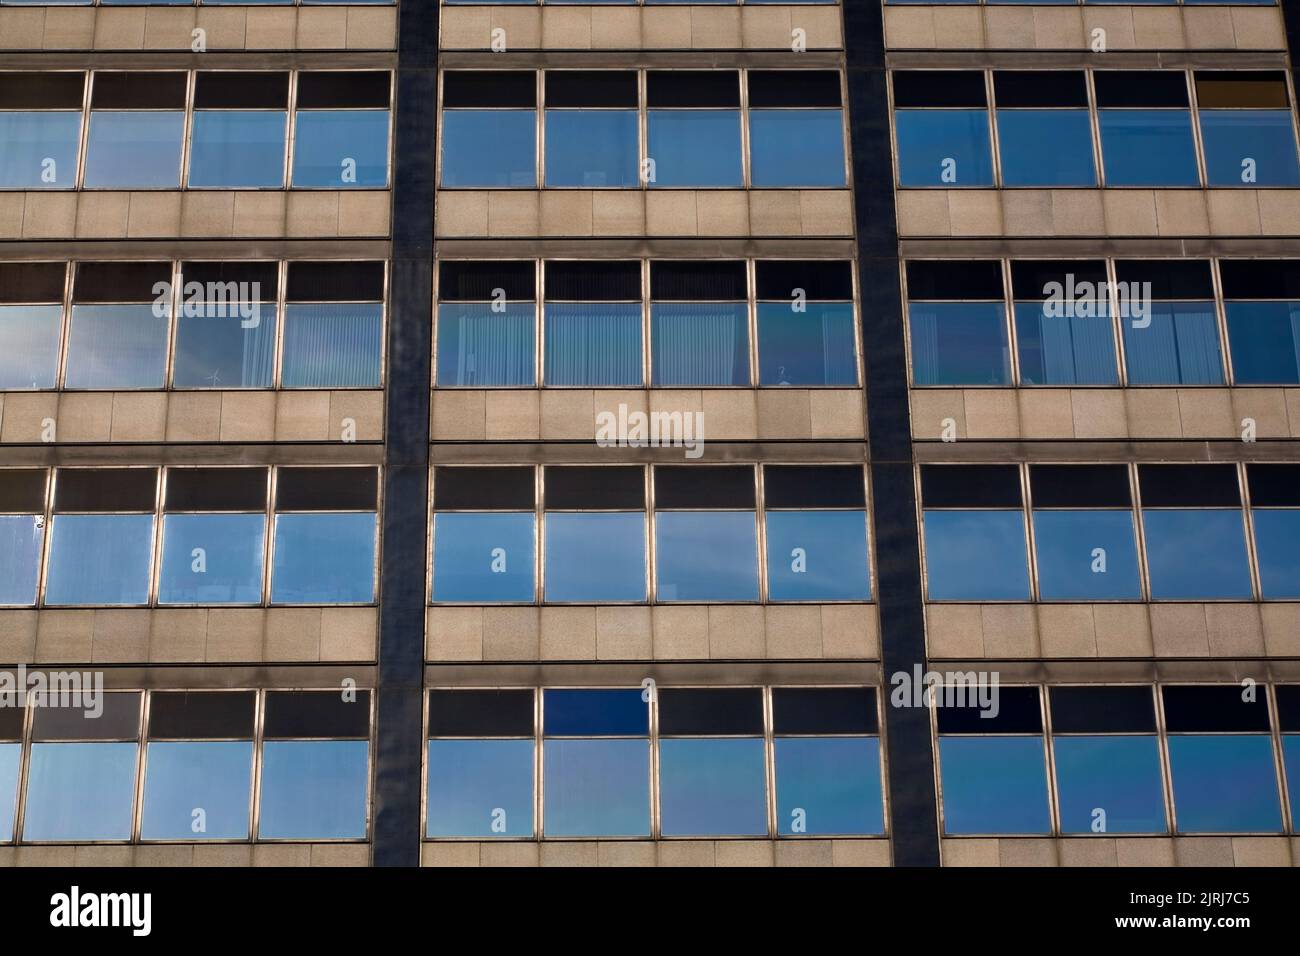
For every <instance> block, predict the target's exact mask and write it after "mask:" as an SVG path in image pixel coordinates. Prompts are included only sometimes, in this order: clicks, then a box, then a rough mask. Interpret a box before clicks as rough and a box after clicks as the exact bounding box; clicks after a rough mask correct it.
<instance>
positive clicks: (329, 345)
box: [280, 302, 384, 388]
mask: <svg viewBox="0 0 1300 956" xmlns="http://www.w3.org/2000/svg"><path fill="white" fill-rule="evenodd" d="M383 347H384V307H383V305H382V304H380V303H378V302H362V303H343V302H324V303H320V304H312V305H293V304H291V305H288V306H285V313H284V358H283V368H282V370H281V373H280V380H281V383H282V384H283V385H284V386H285V387H286V388H377V387H379V367H380V356H381V355H382V354H383Z"/></svg>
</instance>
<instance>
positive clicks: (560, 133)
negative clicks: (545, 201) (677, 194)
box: [546, 110, 640, 189]
mask: <svg viewBox="0 0 1300 956" xmlns="http://www.w3.org/2000/svg"><path fill="white" fill-rule="evenodd" d="M639 119H640V117H639V116H638V114H637V111H636V110H547V111H546V185H547V186H582V187H584V188H587V189H592V188H600V187H602V186H636V185H637V150H638V148H639V147H638V145H637V135H638V133H637V126H638V123H639Z"/></svg>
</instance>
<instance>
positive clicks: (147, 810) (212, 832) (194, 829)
mask: <svg viewBox="0 0 1300 956" xmlns="http://www.w3.org/2000/svg"><path fill="white" fill-rule="evenodd" d="M255 696H256V695H255V693H254V692H253V691H204V692H191V691H178V692H167V691H154V692H153V693H152V694H151V695H150V700H149V739H148V743H147V744H146V745H145V765H144V812H143V815H142V819H141V825H140V837H141V839H144V840H182V841H185V842H189V841H198V840H246V839H248V821H249V815H250V813H251V810H252V799H251V795H252V779H253V714H254V705H255V699H254V698H255Z"/></svg>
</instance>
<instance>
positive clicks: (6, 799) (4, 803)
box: [0, 742, 23, 843]
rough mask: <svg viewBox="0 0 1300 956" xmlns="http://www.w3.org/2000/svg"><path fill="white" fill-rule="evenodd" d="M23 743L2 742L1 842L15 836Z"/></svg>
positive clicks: (0, 746) (0, 780)
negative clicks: (15, 812) (15, 815)
mask: <svg viewBox="0 0 1300 956" xmlns="http://www.w3.org/2000/svg"><path fill="white" fill-rule="evenodd" d="M22 754H23V745H22V744H20V743H17V742H14V743H9V744H0V842H3V843H8V842H9V841H10V840H12V839H13V838H14V811H15V810H16V809H17V807H18V768H19V766H20V764H21V760H22Z"/></svg>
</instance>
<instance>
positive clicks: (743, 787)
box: [659, 737, 767, 836]
mask: <svg viewBox="0 0 1300 956" xmlns="http://www.w3.org/2000/svg"><path fill="white" fill-rule="evenodd" d="M765 777H766V771H765V769H764V760H763V741H762V739H761V738H758V737H746V738H703V737H697V738H692V739H689V740H678V739H668V740H660V741H659V818H660V826H661V829H662V831H663V834H664V836H765V835H766V834H767V796H766V787H765Z"/></svg>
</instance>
